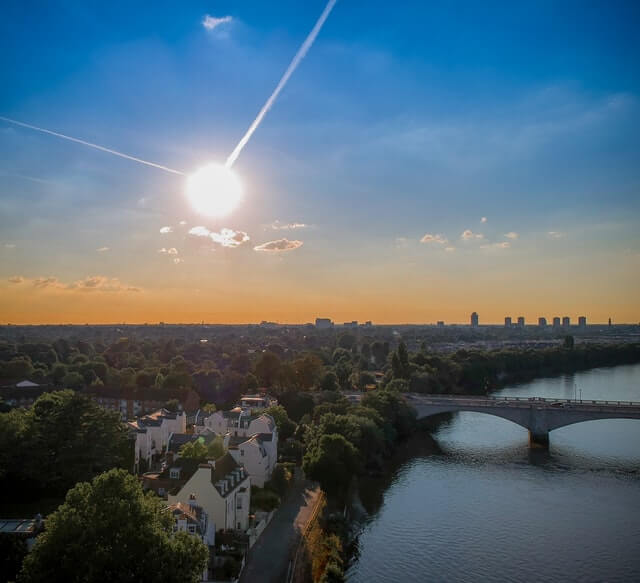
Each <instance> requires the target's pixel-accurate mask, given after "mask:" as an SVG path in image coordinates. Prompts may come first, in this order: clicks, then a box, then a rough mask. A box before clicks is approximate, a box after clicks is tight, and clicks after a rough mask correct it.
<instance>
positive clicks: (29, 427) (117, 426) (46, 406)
mask: <svg viewBox="0 0 640 583" xmlns="http://www.w3.org/2000/svg"><path fill="white" fill-rule="evenodd" d="M130 450H131V448H130V447H129V440H128V437H127V432H126V429H125V426H124V425H123V423H122V421H121V419H120V415H119V414H118V413H115V412H112V411H108V410H106V409H104V408H102V407H100V406H98V405H97V404H96V403H95V402H94V401H92V400H91V399H89V398H87V397H86V396H84V395H82V394H79V393H75V392H73V391H70V390H65V391H55V392H51V393H45V394H44V395H42V396H40V397H39V398H38V399H37V401H36V402H35V404H34V405H33V407H31V408H29V409H13V410H11V411H9V412H8V413H0V493H1V496H2V499H3V500H5V501H6V502H9V501H14V502H15V501H23V500H30V499H31V500H37V499H38V498H39V497H48V498H55V497H60V496H63V495H64V494H65V492H66V491H67V490H68V489H69V488H71V487H72V486H73V485H74V484H75V483H76V482H79V481H83V480H91V479H92V478H93V477H94V476H96V475H98V474H99V473H101V472H104V471H106V470H109V469H111V468H115V467H130V466H131V464H132V460H131V459H130V456H131V451H130Z"/></svg>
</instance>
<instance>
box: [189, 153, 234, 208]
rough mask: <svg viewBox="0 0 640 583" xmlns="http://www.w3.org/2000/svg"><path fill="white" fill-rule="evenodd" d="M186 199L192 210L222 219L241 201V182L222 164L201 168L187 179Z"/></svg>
mask: <svg viewBox="0 0 640 583" xmlns="http://www.w3.org/2000/svg"><path fill="white" fill-rule="evenodd" d="M186 192H187V198H188V199H189V202H190V203H191V205H192V206H193V208H194V209H195V210H196V211H197V212H198V213H200V214H203V215H206V216H209V217H224V216H226V215H228V214H229V213H230V212H231V211H233V209H235V208H236V206H238V204H239V202H240V201H241V200H242V193H243V188H242V182H241V181H240V179H239V178H238V176H237V174H236V173H235V172H234V171H233V170H232V169H231V168H227V167H226V166H224V165H223V164H218V163H215V162H213V163H211V164H207V165H206V166H203V167H202V168H200V169H199V170H197V171H196V172H194V173H193V174H191V176H189V178H188V179H187V191H186Z"/></svg>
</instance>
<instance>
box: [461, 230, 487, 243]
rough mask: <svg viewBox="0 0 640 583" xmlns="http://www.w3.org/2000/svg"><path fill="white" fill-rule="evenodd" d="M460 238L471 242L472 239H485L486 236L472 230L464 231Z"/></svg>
mask: <svg viewBox="0 0 640 583" xmlns="http://www.w3.org/2000/svg"><path fill="white" fill-rule="evenodd" d="M460 238H461V239H463V240H464V241H469V240H471V239H484V235H483V234H482V233H474V232H473V231H472V230H471V229H465V230H464V231H462V234H461V235H460Z"/></svg>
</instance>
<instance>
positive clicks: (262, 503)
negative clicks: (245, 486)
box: [251, 486, 280, 512]
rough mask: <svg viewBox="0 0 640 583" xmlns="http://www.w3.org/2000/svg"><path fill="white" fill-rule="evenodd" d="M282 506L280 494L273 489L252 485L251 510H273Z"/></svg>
mask: <svg viewBox="0 0 640 583" xmlns="http://www.w3.org/2000/svg"><path fill="white" fill-rule="evenodd" d="M278 506H280V496H278V495H277V494H276V493H275V492H274V491H273V490H267V489H266V488H258V486H251V512H255V511H256V510H264V511H265V512H271V511H272V510H275V509H276V508H277V507H278Z"/></svg>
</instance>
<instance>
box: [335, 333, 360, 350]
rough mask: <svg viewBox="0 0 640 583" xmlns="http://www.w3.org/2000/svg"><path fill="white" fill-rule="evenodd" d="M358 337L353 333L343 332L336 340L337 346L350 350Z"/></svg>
mask: <svg viewBox="0 0 640 583" xmlns="http://www.w3.org/2000/svg"><path fill="white" fill-rule="evenodd" d="M357 342H358V339H357V338H356V337H355V336H354V335H353V334H349V333H346V334H343V335H342V336H340V338H339V340H338V346H340V348H344V349H345V350H351V349H353V347H354V346H355V345H356V344H357Z"/></svg>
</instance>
